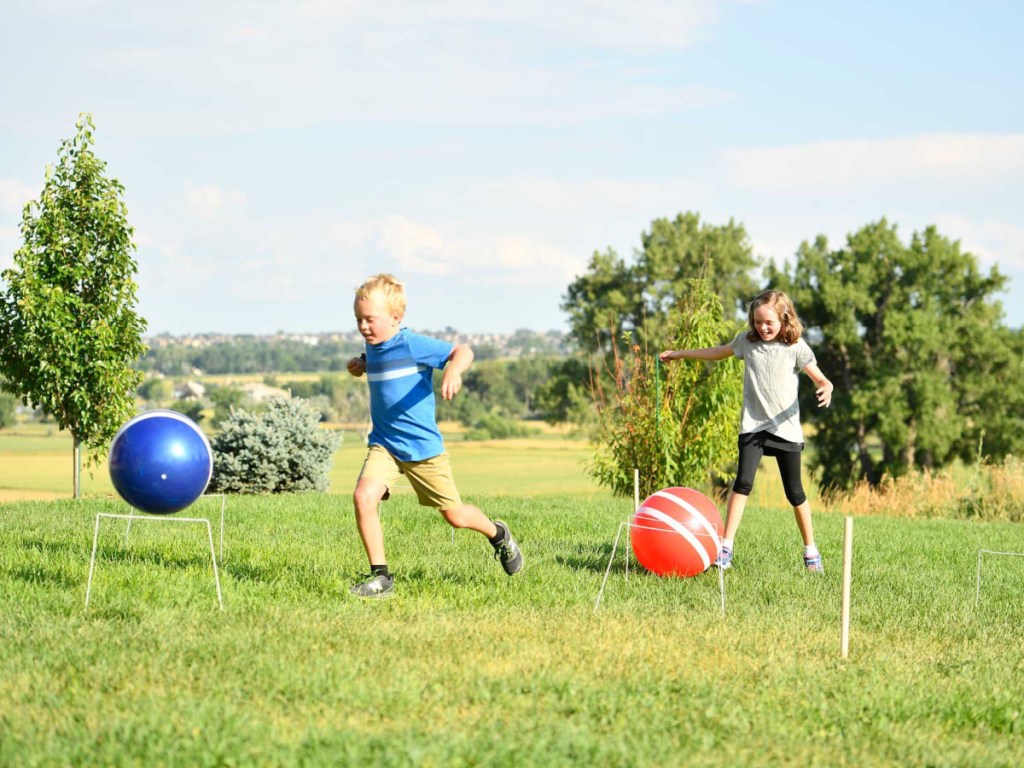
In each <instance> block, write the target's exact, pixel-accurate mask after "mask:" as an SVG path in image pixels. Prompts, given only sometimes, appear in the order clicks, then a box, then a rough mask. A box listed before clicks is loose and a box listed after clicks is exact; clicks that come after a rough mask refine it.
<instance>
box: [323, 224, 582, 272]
mask: <svg viewBox="0 0 1024 768" xmlns="http://www.w3.org/2000/svg"><path fill="white" fill-rule="evenodd" d="M328 241H329V243H330V244H331V246H332V247H334V248H337V249H339V250H341V251H344V252H346V253H348V254H350V258H353V257H354V258H358V257H359V256H360V255H363V256H366V255H370V254H374V255H376V256H377V261H378V262H379V263H384V264H386V263H394V264H395V267H394V268H395V269H396V270H398V271H400V272H402V273H403V274H418V275H446V276H451V277H467V278H473V279H474V280H479V281H486V282H512V283H518V284H528V283H531V282H540V283H545V284H547V283H558V284H561V283H564V282H565V280H566V279H567V278H571V277H572V276H573V275H575V274H577V273H578V272H579V271H580V270H581V269H582V268H583V267H584V266H585V264H584V261H583V260H582V259H581V258H579V257H578V256H577V255H575V254H572V253H568V252H566V251H564V250H562V249H560V248H558V247H556V246H554V245H551V244H548V243H542V242H537V241H535V240H534V239H532V238H530V237H528V236H523V235H518V234H512V235H509V234H501V235H496V236H482V235H478V234H474V233H461V232H460V233H448V232H441V231H440V230H438V229H436V228H434V227H432V226H429V225H425V224H421V223H419V222H415V221H412V220H410V219H408V218H406V217H404V216H384V217H380V218H374V219H367V220H364V221H358V222H353V221H341V222H336V223H335V224H334V225H332V227H331V228H330V230H329V233H328ZM364 260H365V261H367V262H369V261H371V259H364Z"/></svg>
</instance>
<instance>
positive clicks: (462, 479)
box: [0, 422, 821, 509]
mask: <svg viewBox="0 0 1024 768" xmlns="http://www.w3.org/2000/svg"><path fill="white" fill-rule="evenodd" d="M333 426H334V427H336V428H339V429H341V430H342V431H343V434H344V441H343V443H342V445H341V447H340V448H339V449H338V451H337V453H335V455H334V464H333V466H332V469H331V475H330V478H331V484H330V487H329V488H328V493H331V494H342V495H347V494H349V493H351V491H352V486H353V485H354V483H355V479H356V477H357V476H358V475H359V469H360V467H361V466H362V462H363V459H364V457H365V453H366V446H365V443H364V442H363V439H364V434H365V433H364V431H363V430H362V429H358V428H357V427H358V425H351V424H349V425H333ZM530 426H531V427H532V428H533V429H535V430H537V433H538V434H537V435H536V436H535V437H531V438H520V439H513V440H488V441H466V440H463V437H462V435H463V429H462V428H461V426H460V425H458V424H456V423H453V422H442V424H441V429H442V432H443V434H444V435H445V440H446V445H447V448H448V452H449V453H450V454H451V456H452V466H453V470H454V473H455V481H456V484H457V485H458V487H459V490H460V492H461V493H462V495H463V496H466V497H469V498H470V499H472V497H473V496H478V495H481V494H483V495H490V496H504V495H509V496H536V495H539V494H546V493H558V494H568V495H579V496H601V495H607V491H605V489H603V488H601V487H600V486H598V485H597V484H596V483H595V482H594V481H593V480H592V479H591V478H590V477H588V476H587V474H586V470H585V465H586V463H587V462H588V461H589V460H590V458H591V456H592V453H593V449H592V448H591V447H590V446H589V445H588V443H587V442H586V441H585V440H579V439H573V438H571V437H569V436H567V434H566V433H565V432H564V431H563V430H559V429H556V428H552V427H550V426H548V425H546V424H537V423H534V422H531V423H530ZM805 486H806V488H807V493H808V496H809V497H810V499H811V504H812V505H813V506H814V508H815V509H817V508H818V507H820V506H821V505H820V501H819V499H818V495H817V488H816V487H815V485H814V483H813V482H811V481H810V480H806V481H805ZM395 492H396V494H403V493H410V494H411V491H409V490H406V489H403V488H396V489H395ZM82 493H83V494H84V495H86V496H100V497H104V496H111V495H113V493H114V489H113V486H112V485H111V484H110V478H109V475H108V471H107V466H106V463H102V464H100V465H99V466H98V467H96V468H94V469H93V470H92V474H91V475H90V474H89V472H88V471H86V472H83V474H82ZM70 495H71V438H70V437H69V436H68V435H67V434H65V433H60V432H57V431H56V429H55V428H54V427H52V426H49V427H48V426H46V425H39V424H33V425H28V426H23V427H18V428H17V429H14V430H0V502H4V501H17V500H46V499H58V498H66V497H69V496H70ZM750 504H751V507H752V508H773V507H774V508H780V507H786V506H787V504H786V498H785V495H784V494H783V492H782V486H781V483H780V482H779V478H778V470H777V469H776V468H775V463H774V462H773V461H771V460H770V459H769V460H766V461H765V462H764V463H763V467H762V469H761V471H760V472H759V473H758V477H757V482H756V483H755V484H754V490H753V493H751V497H750Z"/></svg>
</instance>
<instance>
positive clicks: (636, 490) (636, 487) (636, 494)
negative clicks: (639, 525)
mask: <svg viewBox="0 0 1024 768" xmlns="http://www.w3.org/2000/svg"><path fill="white" fill-rule="evenodd" d="M639 509H640V470H639V469H634V470H633V511H634V512H637V511H639Z"/></svg>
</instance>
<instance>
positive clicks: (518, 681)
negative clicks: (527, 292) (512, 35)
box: [0, 494, 1024, 766]
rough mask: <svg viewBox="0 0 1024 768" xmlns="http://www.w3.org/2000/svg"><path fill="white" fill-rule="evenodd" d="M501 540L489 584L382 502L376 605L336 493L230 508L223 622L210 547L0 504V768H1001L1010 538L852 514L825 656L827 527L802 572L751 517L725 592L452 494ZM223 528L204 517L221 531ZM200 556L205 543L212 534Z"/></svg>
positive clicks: (769, 515)
mask: <svg viewBox="0 0 1024 768" xmlns="http://www.w3.org/2000/svg"><path fill="white" fill-rule="evenodd" d="M467 498H468V499H469V500H470V501H473V502H475V503H477V504H479V505H480V506H481V507H482V508H483V509H484V510H485V511H486V512H487V513H488V514H490V515H492V516H496V517H500V518H503V519H506V520H508V521H509V523H510V524H511V525H512V527H513V530H514V531H515V533H516V534H517V536H518V538H519V539H520V543H521V545H522V548H523V551H524V553H525V557H526V567H525V569H524V571H523V573H521V574H520V575H518V576H516V577H514V578H508V577H506V576H505V575H504V573H503V572H502V571H501V569H500V567H499V566H498V565H497V564H496V563H495V562H494V561H493V560H492V558H491V553H490V550H489V547H488V546H487V545H486V543H485V542H484V541H483V540H482V539H481V538H480V537H479V536H477V535H476V534H472V533H470V532H466V531H460V532H457V534H456V536H455V541H454V543H453V542H452V541H451V536H450V529H449V528H448V527H447V526H446V525H445V524H444V523H443V521H442V520H441V519H440V518H439V516H438V515H437V514H436V513H433V512H430V511H428V510H424V509H421V508H419V507H417V506H415V503H414V501H413V500H412V499H411V498H410V497H408V496H399V497H397V498H395V499H394V500H392V501H391V502H388V503H387V504H386V505H385V512H384V525H385V532H386V542H387V546H388V553H389V559H390V563H391V566H392V568H393V569H394V571H395V573H396V588H397V591H398V596H397V597H395V598H394V599H392V600H390V601H385V602H383V603H364V602H360V601H357V600H354V599H350V598H349V597H347V595H346V593H345V590H346V588H347V585H348V584H349V583H350V582H351V580H352V579H353V578H354V577H355V576H356V575H357V573H359V572H360V571H362V570H363V569H364V568H365V563H364V560H363V554H362V547H361V545H360V543H359V539H358V536H357V535H356V532H355V526H354V522H353V520H352V513H351V509H350V504H349V503H348V500H347V499H345V498H341V497H339V496H336V495H321V494H316V495H307V496H285V497H265V498H241V497H237V498H236V497H232V498H230V499H229V501H228V506H227V527H226V537H225V558H224V562H223V563H222V568H221V578H222V581H223V587H224V599H225V607H226V610H225V611H224V612H221V611H220V610H219V609H218V607H217V601H216V596H215V592H214V586H213V578H212V573H211V569H210V559H209V546H208V544H207V543H206V540H205V536H206V533H205V528H200V527H199V526H191V525H172V524H159V525H158V524H153V523H149V524H146V523H136V524H134V525H133V527H132V531H131V534H130V537H129V538H128V541H127V544H125V539H124V527H123V525H124V523H123V521H113V520H104V521H103V525H102V527H101V536H100V543H99V553H98V564H97V569H96V575H95V581H94V584H93V593H92V597H91V603H90V606H89V608H88V610H86V609H85V608H84V607H83V603H84V597H85V583H86V577H87V571H88V564H89V555H90V550H91V544H92V534H93V526H94V520H95V515H96V513H98V512H101V511H106V512H120V511H123V505H117V504H115V503H114V502H112V501H103V500H91V501H85V502H78V503H76V502H72V501H55V502H19V503H9V504H4V505H0V606H2V612H0V648H2V649H3V653H2V654H0V765H11V766H15V765H16V766H33V765H54V766H56V765H75V766H85V765H104V766H118V765H168V766H178V765H181V766H186V765H188V766H192V765H199V766H221V765H224V766H228V765H304V766H309V765H325V766H326V765H330V766H334V765H357V766H363V765H374V766H377V765H381V766H391V765H394V766H406V765H444V766H448V765H456V766H459V765H493V766H528V765H538V766H579V765H588V766H589V765H595V766H669V765H688V766H692V765H715V766H718V765H766V766H767V765H779V764H792V765H804V766H808V765H809V766H816V765H820V766H837V765H850V766H872V765H957V766H971V765H978V766H982V765H984V766H992V765H998V766H1010V765H1019V764H1021V763H1022V762H1024V712H1022V710H1024V703H1022V699H1021V691H1022V690H1024V660H1022V653H1021V651H1022V649H1024V642H1022V638H1021V630H1020V627H1021V625H1022V622H1024V600H1022V599H1021V595H1022V594H1024V558H1001V559H1000V558H994V559H992V560H986V562H985V580H984V584H983V590H982V599H981V603H980V605H979V606H978V607H977V608H975V605H974V598H975V564H976V554H977V550H978V549H979V548H989V549H1001V550H1008V551H1024V528H1021V527H1020V526H1017V525H1013V524H1009V523H969V522H963V521H946V520H893V519H885V518H877V517H876V518H863V519H858V520H857V521H856V524H855V563H854V582H853V608H852V632H851V657H850V659H849V660H847V661H845V662H844V661H842V660H840V659H839V658H838V651H839V613H840V571H841V569H840V552H841V547H842V542H841V537H842V518H841V517H839V516H837V515H830V514H817V515H816V517H815V522H816V525H817V532H818V541H819V544H820V546H821V547H822V550H823V553H824V556H825V563H826V568H827V572H826V574H825V575H824V576H823V577H820V578H816V577H813V576H808V575H806V574H804V573H802V571H801V566H800V548H799V544H798V537H797V533H796V527H795V525H794V523H793V521H792V514H791V513H790V512H788V511H786V512H781V511H763V510H759V509H757V508H755V507H753V506H752V507H751V508H750V509H749V510H748V512H747V515H746V516H745V518H744V525H743V529H742V530H741V535H740V537H739V539H738V542H737V544H738V546H737V555H736V566H735V567H734V568H733V570H731V571H729V572H728V573H727V574H726V594H727V615H726V617H725V618H724V619H723V618H722V617H721V615H720V612H719V591H718V579H717V578H716V576H715V575H714V574H713V573H708V574H705V575H703V576H700V577H697V578H693V579H688V580H676V579H659V578H656V577H653V576H650V575H647V574H642V573H636V572H634V571H633V570H632V569H631V573H630V577H629V579H628V581H627V580H626V578H625V576H624V574H623V571H622V560H621V558H619V559H618V561H617V563H616V565H615V568H614V570H613V574H612V576H611V578H610V580H609V583H608V587H607V589H606V591H605V595H604V598H603V602H602V606H601V608H600V610H599V611H598V612H597V613H596V614H595V613H594V610H593V609H594V600H595V598H596V596H597V592H598V588H599V587H600V584H601V579H602V577H603V575H604V570H605V567H606V565H607V562H608V557H609V554H610V550H611V544H612V540H613V537H614V535H615V532H616V529H617V526H618V524H619V522H621V521H622V520H623V519H625V517H626V514H627V512H628V511H629V510H628V505H627V503H626V502H623V501H618V500H611V499H608V498H607V497H604V496H594V497H581V496H579V495H554V494H549V495H541V496H534V497H518V496H480V495H475V494H467ZM218 511H219V510H214V509H208V510H205V511H203V510H202V508H200V509H198V510H196V513H197V514H198V513H200V512H201V513H202V514H209V515H210V516H211V518H213V519H214V521H215V522H216V512H218ZM214 535H215V537H216V531H215V533H214Z"/></svg>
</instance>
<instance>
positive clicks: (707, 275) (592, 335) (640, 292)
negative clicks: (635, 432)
mask: <svg viewBox="0 0 1024 768" xmlns="http://www.w3.org/2000/svg"><path fill="white" fill-rule="evenodd" d="M641 245H642V248H641V249H640V250H639V251H637V252H636V253H635V263H634V264H632V265H627V264H626V262H625V261H624V260H623V259H622V258H620V257H619V255H618V254H617V253H616V252H615V251H614V250H613V249H611V248H609V249H608V250H606V251H605V252H604V253H599V252H595V253H594V255H593V256H592V257H591V260H590V264H589V265H588V267H587V271H586V273H585V274H583V275H581V276H579V277H578V278H576V280H575V281H573V283H572V284H570V285H569V287H568V289H567V291H566V294H565V296H564V297H563V302H562V309H563V310H565V311H566V312H568V313H569V326H570V329H571V331H570V332H571V335H572V336H573V337H574V339H575V340H576V342H577V344H578V345H579V347H580V349H581V350H583V351H584V352H594V351H600V352H603V353H606V354H611V352H612V350H613V349H617V351H618V353H619V354H620V355H621V354H622V353H623V352H625V351H626V350H625V349H624V347H623V346H622V344H621V340H622V339H623V338H625V335H626V334H627V333H628V334H629V337H630V339H632V341H633V343H638V344H641V345H645V344H649V345H650V346H652V347H661V346H663V345H664V344H665V341H666V340H667V338H668V334H667V333H666V330H665V329H666V328H667V323H666V321H667V318H668V315H669V313H670V311H671V310H672V308H673V307H674V306H675V303H676V301H677V300H678V297H679V296H680V295H681V294H682V293H683V292H684V291H685V290H687V286H688V284H689V281H690V280H691V279H693V278H694V277H696V276H698V275H701V276H703V277H704V279H706V280H707V282H708V285H709V286H710V288H711V290H712V292H713V293H715V294H716V295H717V296H718V297H719V298H720V299H721V301H722V304H723V306H724V307H725V315H724V317H725V319H726V320H731V319H732V318H733V316H734V314H735V313H736V312H738V311H742V309H743V306H744V302H746V301H749V300H750V299H751V298H753V296H754V295H755V294H756V293H757V291H758V285H757V283H756V282H755V281H754V279H753V277H752V276H751V271H752V270H753V269H754V267H756V266H757V264H758V261H757V259H756V258H755V257H754V255H753V252H752V250H751V246H750V242H749V239H748V237H747V233H746V230H745V229H744V228H743V225H741V224H737V223H735V222H733V221H732V220H730V221H729V222H728V223H727V224H724V225H721V226H715V225H712V224H706V223H702V222H701V220H700V215H699V214H697V213H692V212H690V213H680V214H678V215H677V216H676V217H675V219H672V220H669V219H665V218H661V219H655V220H654V221H653V222H652V223H651V228H650V231H649V232H644V233H643V234H642V235H641Z"/></svg>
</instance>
